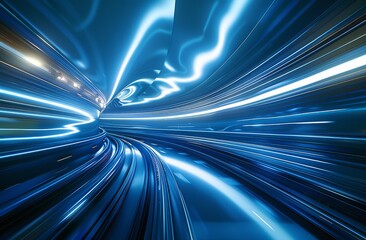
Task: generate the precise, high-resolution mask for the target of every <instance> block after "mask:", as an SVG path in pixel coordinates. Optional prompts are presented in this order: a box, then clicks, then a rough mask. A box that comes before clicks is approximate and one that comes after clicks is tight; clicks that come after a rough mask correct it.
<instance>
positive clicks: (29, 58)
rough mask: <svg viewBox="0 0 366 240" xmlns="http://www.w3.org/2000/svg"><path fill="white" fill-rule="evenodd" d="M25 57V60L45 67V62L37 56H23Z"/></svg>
mask: <svg viewBox="0 0 366 240" xmlns="http://www.w3.org/2000/svg"><path fill="white" fill-rule="evenodd" d="M23 58H24V60H26V61H27V62H29V63H31V64H33V65H35V66H37V67H40V68H42V67H43V63H42V62H41V61H40V60H38V59H36V58H34V57H29V56H23Z"/></svg>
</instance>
